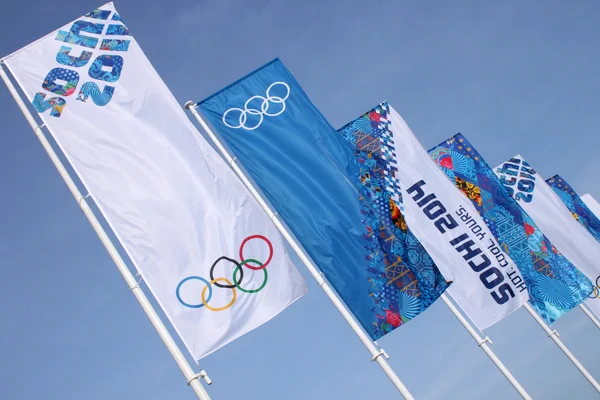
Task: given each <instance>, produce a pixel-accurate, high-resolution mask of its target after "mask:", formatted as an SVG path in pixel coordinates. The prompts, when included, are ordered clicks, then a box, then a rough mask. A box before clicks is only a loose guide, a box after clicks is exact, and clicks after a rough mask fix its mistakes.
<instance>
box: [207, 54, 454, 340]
mask: <svg viewBox="0 0 600 400" xmlns="http://www.w3.org/2000/svg"><path fill="white" fill-rule="evenodd" d="M198 106H199V107H200V109H201V110H202V111H203V113H204V114H205V115H206V117H207V118H208V120H209V121H210V123H211V124H212V125H213V127H214V128H215V129H216V131H217V132H218V133H220V135H221V136H222V138H223V139H224V141H225V142H226V143H227V144H228V145H229V147H230V149H231V150H232V152H233V154H234V155H235V156H236V157H237V158H238V160H240V161H241V163H242V164H243V165H244V167H245V169H246V170H247V171H248V173H249V175H250V176H251V177H252V179H253V180H254V181H255V182H256V184H257V185H258V187H259V188H260V189H261V190H262V192H263V193H264V194H265V196H266V197H267V199H268V201H269V202H270V203H271V204H272V205H273V206H274V208H275V210H276V211H277V212H278V213H279V215H280V216H281V217H282V219H283V220H284V221H285V222H286V223H287V225H288V226H289V227H290V229H291V231H292V232H293V233H294V235H295V236H296V238H298V240H299V241H300V242H301V244H302V246H303V247H304V249H305V250H306V251H307V253H308V254H309V255H310V257H311V258H312V259H313V260H314V262H315V263H316V264H317V265H318V266H319V268H320V269H321V270H322V271H323V272H324V273H325V276H326V277H327V279H328V280H329V281H330V282H331V284H332V285H333V287H334V288H335V289H336V291H337V292H338V294H339V295H340V297H341V298H342V299H343V300H344V302H345V303H346V305H347V306H348V307H349V308H350V310H351V311H352V312H353V313H354V315H355V316H356V318H357V319H358V321H359V322H360V323H361V325H362V326H363V328H364V329H365V330H366V331H367V332H368V333H369V335H370V336H371V338H372V339H377V338H379V337H381V336H383V335H385V334H386V333H388V332H391V331H392V330H393V329H395V328H397V327H399V326H401V325H402V324H403V323H405V322H406V321H408V320H410V319H412V318H414V317H415V316H416V315H418V314H419V313H420V312H422V311H423V310H424V309H425V307H426V306H427V305H429V304H430V303H431V302H432V301H433V300H426V301H424V300H423V297H424V292H423V291H422V288H421V285H420V283H419V281H418V279H417V277H416V276H415V274H414V272H413V271H412V270H411V269H410V268H408V267H407V266H406V265H405V264H404V263H403V262H402V260H401V259H400V258H399V257H398V256H396V254H394V253H393V252H390V250H389V247H387V246H383V245H382V241H381V240H380V235H382V234H383V235H388V234H389V232H384V233H381V225H382V224H381V222H380V221H379V219H378V217H377V215H376V213H375V212H374V210H375V209H376V208H377V207H380V206H388V207H389V205H383V204H381V203H377V201H381V200H382V199H374V198H372V197H371V196H370V193H369V190H367V188H366V187H365V186H364V185H363V184H362V183H361V181H360V174H361V169H360V166H359V164H358V162H357V160H356V158H355V157H354V153H353V149H352V147H351V146H350V145H349V144H348V143H347V142H346V141H345V140H344V138H343V137H342V136H340V135H339V134H338V133H337V132H336V130H335V129H334V128H333V127H332V126H331V125H329V123H328V122H327V120H326V119H325V117H323V115H321V113H320V112H319V110H317V108H316V107H315V106H314V105H313V104H312V103H311V101H310V100H309V98H308V97H307V95H306V94H305V93H304V91H303V90H302V88H301V87H300V85H299V84H298V82H296V80H295V79H294V77H293V76H292V75H291V73H290V72H289V71H288V70H287V69H286V68H285V66H284V65H283V64H282V63H281V61H279V60H278V59H276V60H274V61H272V62H270V63H269V64H267V65H265V66H263V67H261V68H260V69H258V70H256V71H255V72H253V73H251V74H249V75H248V76H246V77H244V78H242V79H241V80H239V81H237V82H235V83H234V84H232V85H230V86H228V87H226V88H224V89H222V90H221V91H219V92H217V93H216V94H214V95H212V96H210V97H209V98H207V99H205V100H203V101H201V102H199V103H198ZM386 249H387V250H386ZM424 264H425V265H426V266H427V265H428V267H427V268H429V270H430V271H431V273H432V275H431V277H430V278H429V279H430V280H431V279H438V280H439V281H438V282H437V285H438V286H439V287H438V288H437V290H438V291H439V292H441V291H443V290H444V289H445V287H446V283H445V281H443V279H441V278H440V275H439V274H437V275H436V274H435V270H434V268H435V267H434V266H433V263H432V262H431V260H425V261H424ZM427 268H425V269H427ZM427 293H429V291H428V292H427ZM427 295H429V294H427ZM434 296H436V298H437V296H439V294H435V295H434Z"/></svg>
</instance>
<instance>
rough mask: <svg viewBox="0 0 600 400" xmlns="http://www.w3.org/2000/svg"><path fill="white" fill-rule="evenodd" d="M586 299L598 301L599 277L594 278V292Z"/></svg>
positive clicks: (599, 295) (599, 290)
mask: <svg viewBox="0 0 600 400" xmlns="http://www.w3.org/2000/svg"><path fill="white" fill-rule="evenodd" d="M588 299H600V276H598V277H597V278H596V286H594V290H592V293H591V294H590V295H589V296H588Z"/></svg>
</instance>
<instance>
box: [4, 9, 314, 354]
mask: <svg viewBox="0 0 600 400" xmlns="http://www.w3.org/2000/svg"><path fill="white" fill-rule="evenodd" d="M4 63H5V64H6V65H7V67H8V68H9V69H10V71H11V72H12V74H13V76H14V77H15V79H16V80H17V82H18V83H19V85H20V86H21V88H22V89H23V91H24V93H25V95H26V96H27V98H28V99H29V101H31V104H32V105H33V108H34V109H35V110H36V111H37V112H38V113H39V116H40V117H41V119H42V120H43V122H44V124H45V125H46V127H47V128H48V130H49V131H50V132H51V134H52V136H53V137H54V139H55V140H56V142H57V143H58V145H59V146H60V148H61V150H62V151H63V152H64V154H65V156H66V157H67V159H68V160H69V162H70V163H71V165H72V166H73V168H74V170H75V171H76V173H77V175H78V176H79V177H80V178H81V181H82V182H83V183H84V185H85V186H86V188H87V190H88V191H89V193H90V195H91V197H92V198H93V199H94V201H95V202H96V204H97V205H98V208H99V209H100V211H101V212H102V214H103V215H104V217H105V218H106V220H107V221H108V223H109V225H110V226H111V228H112V229H113V231H114V233H115V234H116V236H117V237H118V239H119V241H120V242H121V243H122V245H123V247H124V248H125V250H126V251H127V253H128V255H129V256H130V258H131V260H132V261H133V263H134V265H135V267H136V268H137V269H138V271H139V272H140V274H141V275H142V277H143V278H144V280H145V281H146V283H147V284H148V287H149V288H150V290H151V291H152V293H153V294H154V296H155V297H156V299H157V301H158V302H159V303H160V305H161V306H162V308H163V310H164V312H165V314H166V315H167V317H168V318H169V320H170V321H171V322H172V324H173V326H174V327H175V329H176V330H177V332H178V333H179V335H180V336H181V338H182V340H183V342H184V343H185V345H186V346H187V347H188V349H189V351H190V352H191V354H192V355H193V356H194V357H195V358H196V359H199V358H201V357H203V356H206V355H207V354H209V353H211V352H213V351H215V350H217V349H218V348H220V347H221V346H223V345H225V344H227V343H229V342H231V341H232V340H234V339H236V338H238V337H239V336H241V335H243V334H244V333H246V332H248V331H250V330H252V329H254V328H256V327H258V326H259V325H261V324H263V323H265V322H266V321H268V320H269V319H271V318H273V317H274V316H275V315H277V314H278V313H279V312H281V311H282V310H283V309H285V308H286V307H287V306H288V305H290V304H291V303H292V302H294V301H295V300H296V299H298V298H299V297H301V296H302V295H303V294H304V293H305V292H306V285H305V283H304V280H303V279H302V277H301V276H300V274H299V273H298V271H297V270H296V269H295V267H294V266H293V265H292V263H291V262H290V260H289V258H288V256H287V254H286V251H285V247H284V245H283V243H282V240H281V238H280V236H279V232H277V230H276V229H275V227H274V226H273V225H272V223H271V221H270V220H269V218H268V217H267V216H266V215H265V213H264V212H263V211H262V210H261V209H260V207H259V205H258V204H257V203H256V201H255V200H254V199H253V198H252V196H251V195H250V193H249V192H248V191H247V190H246V189H245V188H244V186H243V185H242V183H241V182H240V181H239V179H238V178H237V177H236V176H235V175H234V173H233V172H232V171H231V170H230V169H229V167H228V166H227V165H226V164H225V162H224V161H223V160H222V159H221V158H220V157H219V156H218V155H217V154H216V153H215V152H214V151H213V150H212V148H211V147H210V146H209V145H208V144H207V143H206V142H205V141H204V140H203V139H202V137H201V136H200V134H199V133H198V131H197V130H196V129H195V128H194V126H193V125H192V124H191V122H190V121H189V119H188V118H187V116H186V115H185V113H184V111H183V110H182V108H181V107H180V106H179V104H178V103H177V101H176V100H175V98H174V97H173V95H172V94H171V92H170V91H169V89H168V88H167V87H166V85H165V83H164V82H163V81H162V80H161V79H160V77H159V76H158V74H157V73H156V71H155V70H154V68H153V67H152V65H151V64H150V62H149V61H148V59H147V58H146V56H145V55H144V53H143V52H142V50H141V49H140V47H139V45H138V44H137V42H136V40H135V39H134V38H133V37H132V36H131V33H130V32H129V29H128V28H127V27H126V26H125V25H124V24H123V22H122V21H121V17H120V15H119V14H118V13H117V12H116V10H115V9H114V7H113V5H112V3H108V4H106V5H104V6H102V7H100V8H99V9H97V10H94V11H92V12H90V13H89V14H87V15H85V16H84V17H81V18H79V19H78V20H76V21H74V22H71V23H69V24H67V25H65V26H63V27H62V28H60V29H58V30H56V31H54V32H52V33H50V34H49V35H47V36H45V37H43V38H42V39H39V40H38V41H36V42H34V43H32V44H30V45H29V46H26V47H24V48H23V49H21V50H19V51H17V52H15V53H13V54H11V55H10V56H8V57H6V58H4Z"/></svg>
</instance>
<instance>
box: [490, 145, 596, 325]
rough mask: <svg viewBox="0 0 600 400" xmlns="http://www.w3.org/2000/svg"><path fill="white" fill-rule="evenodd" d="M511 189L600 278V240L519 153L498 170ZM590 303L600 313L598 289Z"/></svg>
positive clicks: (592, 276) (541, 224)
mask: <svg viewBox="0 0 600 400" xmlns="http://www.w3.org/2000/svg"><path fill="white" fill-rule="evenodd" d="M494 171H495V172H496V175H497V176H498V178H499V179H500V182H502V184H504V187H505V188H506V190H507V192H508V193H509V194H510V195H511V196H512V197H513V198H514V199H515V200H516V201H517V203H519V205H520V206H521V208H523V209H524V210H525V212H527V214H529V216H530V217H531V218H532V219H533V221H534V222H535V223H536V224H537V226H538V227H539V228H540V229H541V230H542V232H544V235H546V237H547V238H548V239H550V240H551V241H552V243H553V244H554V245H555V246H556V248H557V249H558V251H560V252H561V253H562V254H563V255H564V256H565V257H567V258H568V259H569V261H571V262H572V263H573V265H575V266H576V267H577V268H578V269H579V270H580V271H581V272H583V273H584V274H585V275H586V276H587V277H588V278H590V279H591V280H592V282H597V281H598V282H600V263H599V262H598V260H600V243H598V242H597V241H596V240H595V239H594V237H593V236H592V235H590V234H589V233H588V232H587V230H586V229H585V228H584V227H583V226H582V225H580V224H579V223H577V221H576V220H575V219H574V218H573V216H572V215H571V211H570V210H569V209H568V208H567V207H566V206H565V205H564V204H563V202H562V201H561V199H560V197H559V196H558V195H557V194H556V193H555V192H554V191H553V190H552V188H551V187H550V186H548V185H547V184H546V182H544V179H543V178H542V177H541V176H540V175H539V174H538V173H537V172H536V171H535V170H534V169H533V168H532V167H531V165H529V164H528V163H527V161H525V160H524V159H523V157H521V156H520V155H516V156H514V157H512V158H511V159H509V160H508V161H506V162H504V163H502V164H500V165H499V166H498V167H496V168H495V170H494ZM586 304H588V305H589V306H590V308H591V309H592V310H594V312H595V313H596V314H598V315H600V298H599V297H598V293H597V290H596V291H594V292H593V293H592V294H591V295H590V298H589V299H588V300H586Z"/></svg>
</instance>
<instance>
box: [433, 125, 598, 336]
mask: <svg viewBox="0 0 600 400" xmlns="http://www.w3.org/2000/svg"><path fill="white" fill-rule="evenodd" d="M429 153H430V155H431V157H432V158H433V160H434V161H435V162H436V164H437V165H438V166H439V167H440V168H441V169H442V171H444V173H445V174H446V175H447V176H448V178H450V180H451V181H452V182H454V184H455V185H456V186H457V187H458V188H459V189H460V190H461V191H462V192H463V193H464V194H465V195H466V196H467V197H468V198H469V199H470V200H471V202H472V203H473V205H474V206H475V207H476V208H477V211H478V212H479V214H480V215H481V216H482V217H483V219H484V221H485V223H486V225H487V226H488V227H489V228H490V230H491V232H492V234H493V235H494V237H495V238H496V240H497V241H498V243H499V244H500V245H501V246H502V248H503V249H504V250H505V251H506V253H508V255H509V256H510V257H511V258H512V259H513V261H514V262H515V264H516V265H517V267H518V268H519V270H520V271H521V275H522V276H523V279H524V280H525V282H526V284H527V288H528V290H529V296H530V300H529V302H530V304H531V305H532V306H533V308H534V309H535V310H536V311H537V313H538V314H539V315H540V316H541V317H542V318H543V319H544V320H545V321H546V322H547V323H549V324H550V323H552V322H554V321H556V320H557V319H558V318H560V317H561V316H562V315H563V314H565V313H567V312H568V311H569V310H571V309H573V308H574V307H576V306H577V305H578V304H579V303H581V302H583V301H584V300H585V299H586V298H587V297H588V295H589V294H590V293H591V292H592V290H593V286H592V282H591V281H590V280H589V279H588V278H587V277H586V276H585V275H584V274H582V273H581V272H580V271H579V270H578V269H577V268H576V267H575V266H574V265H573V264H571V262H570V261H569V260H567V258H566V257H564V256H563V255H562V254H560V253H559V252H558V251H557V250H556V248H555V247H554V246H553V245H552V243H550V241H549V240H548V238H546V237H545V236H544V235H543V234H542V232H541V231H540V230H539V229H538V227H537V226H536V225H535V223H534V222H533V220H532V219H531V218H530V217H529V215H528V214H527V213H526V212H525V211H524V210H523V209H522V208H521V207H520V206H519V204H518V203H517V202H516V201H515V200H514V199H513V198H512V197H511V196H510V194H509V193H508V192H507V190H506V188H505V187H504V185H502V183H501V182H500V180H499V179H498V177H497V176H496V174H495V173H494V171H493V170H492V169H491V168H490V167H489V165H488V164H487V163H486V162H485V160H484V159H483V158H482V157H481V155H480V154H479V153H478V152H477V150H475V148H474V147H473V146H472V145H471V144H470V143H469V142H468V141H467V139H466V138H465V137H464V136H463V135H462V134H460V133H459V134H457V135H455V136H454V137H452V138H451V139H449V140H446V141H445V142H442V143H441V144H440V145H439V146H437V147H435V148H433V149H431V150H430V151H429Z"/></svg>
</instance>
